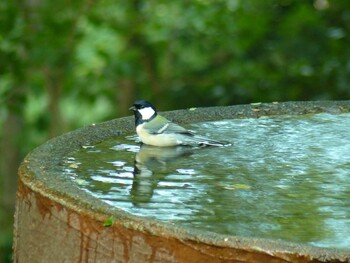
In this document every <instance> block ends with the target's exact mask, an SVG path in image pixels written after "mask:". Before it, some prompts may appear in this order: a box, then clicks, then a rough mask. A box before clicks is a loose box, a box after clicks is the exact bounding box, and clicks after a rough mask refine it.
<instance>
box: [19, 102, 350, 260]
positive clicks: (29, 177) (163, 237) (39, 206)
mask: <svg viewBox="0 0 350 263" xmlns="http://www.w3.org/2000/svg"><path fill="white" fill-rule="evenodd" d="M349 109H350V102H349V101H341V102H294V103H293V102H291V103H278V104H258V105H257V104H255V105H241V106H230V107H212V108H200V109H197V110H195V111H190V110H180V111H174V112H170V113H165V114H164V115H167V116H168V117H169V118H170V119H173V120H175V121H177V122H180V123H186V122H199V121H210V120H219V119H228V118H238V117H259V116H263V115H280V114H305V113H316V112H332V113H341V112H348V111H349ZM132 130H133V119H132V118H130V117H127V118H121V119H117V120H113V121H109V122H106V123H102V124H98V125H94V126H90V127H85V128H82V129H79V130H76V131H73V132H71V133H67V134H65V135H63V136H60V137H57V138H55V139H53V140H50V141H48V142H47V143H45V144H44V145H42V146H40V147H38V148H37V149H35V150H34V151H33V152H32V153H30V154H29V155H28V156H27V157H26V159H25V160H24V161H23V163H22V165H21V167H20V169H19V175H20V179H19V186H18V192H17V203H16V214H15V230H14V245H13V250H14V262H350V251H344V250H342V251H340V250H336V249H328V248H316V247H311V246H305V245H302V244H295V243H289V242H281V241H278V240H266V239H259V238H242V237H237V236H224V235H219V234H213V233H207V232H200V231H198V230H189V229H185V228H180V227H177V226H174V225H172V224H166V223H162V222H158V221H156V220H148V219H145V218H140V217H136V216H133V215H130V214H128V213H125V212H123V211H121V210H119V209H117V208H113V207H110V206H109V205H107V204H105V203H103V202H102V201H100V200H98V199H96V198H94V197H92V196H90V195H88V194H87V193H85V192H83V191H81V190H79V189H78V188H77V187H75V186H74V185H72V184H71V182H70V181H68V180H65V179H64V177H63V176H62V175H61V174H60V173H61V170H60V169H59V166H60V162H61V160H62V157H63V156H65V155H66V154H68V153H69V152H72V151H74V150H76V149H78V148H80V147H81V146H82V145H86V144H91V143H96V142H98V141H102V140H105V139H107V138H110V137H112V136H120V135H122V134H123V133H127V132H130V131H132ZM110 217H113V218H114V219H115V220H114V222H113V224H112V225H111V226H109V227H106V226H104V225H103V224H104V222H105V221H106V220H107V219H108V218H110Z"/></svg>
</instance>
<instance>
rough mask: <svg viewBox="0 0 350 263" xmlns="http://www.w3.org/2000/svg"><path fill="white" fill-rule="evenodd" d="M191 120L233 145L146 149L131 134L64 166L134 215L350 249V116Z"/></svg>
mask: <svg viewBox="0 0 350 263" xmlns="http://www.w3.org/2000/svg"><path fill="white" fill-rule="evenodd" d="M187 128H189V129H191V130H193V131H200V134H201V135H206V136H209V137H211V138H213V139H219V140H226V141H229V142H231V143H232V145H231V146H229V147H207V148H189V147H174V148H157V147H150V146H145V145H143V146H141V147H140V143H139V142H138V140H137V137H136V136H134V135H130V136H126V137H125V138H124V137H123V138H122V137H119V138H113V139H110V140H106V141H104V142H102V143H99V144H97V145H93V146H84V147H83V148H82V149H81V150H79V151H77V152H74V153H72V154H71V155H70V156H68V157H67V158H66V159H65V168H64V169H65V173H66V174H68V175H69V176H70V178H71V179H72V180H73V181H74V182H75V183H76V184H77V185H78V186H79V187H80V188H81V189H83V190H85V191H87V192H89V193H91V194H92V195H93V196H96V197H97V198H99V199H101V200H103V201H105V202H107V203H109V204H111V205H113V206H116V207H118V208H121V209H123V210H125V211H127V212H130V213H132V214H134V215H139V216H143V217H150V218H156V219H158V220H162V221H167V222H174V223H176V224H178V225H182V226H185V227H191V228H197V229H201V230H207V231H212V232H216V233H220V234H230V235H239V236H246V237H264V238H277V239H281V240H287V241H294V242H302V243H305V244H311V245H315V246H322V247H337V248H349V247H350V114H340V115H331V114H325V113H324V114H316V115H303V116H278V117H262V118H260V119H249V118H247V119H233V120H223V121H216V122H208V123H198V124H194V125H191V126H187Z"/></svg>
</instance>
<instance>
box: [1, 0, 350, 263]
mask: <svg viewBox="0 0 350 263" xmlns="http://www.w3.org/2000/svg"><path fill="white" fill-rule="evenodd" d="M349 33H350V1H348V0H337V1H330V0H312V1H310V0H294V1H293V0H265V1H261V0H192V1H189V0H176V1H168V0H163V1H155V0H153V1H152V0H147V1H146V0H128V1H122V0H101V1H94V0H74V1H72V0H61V1H43V0H22V1H18V0H17V1H16V0H14V1H10V0H4V1H0V125H1V127H2V129H1V130H0V136H1V137H0V150H1V151H0V155H1V158H0V173H1V176H0V195H1V198H0V226H1V227H0V231H1V232H0V262H10V257H11V244H12V224H13V212H14V203H15V191H16V180H17V168H18V165H19V163H20V161H21V160H22V159H23V158H24V156H25V155H26V154H27V153H28V152H29V151H30V150H32V149H33V148H35V147H36V146H38V145H40V144H42V143H44V142H45V141H46V140H47V139H49V138H51V137H53V136H57V135H60V134H62V133H64V132H67V131H69V130H73V129H76V128H77V127H81V126H84V125H88V124H90V123H96V122H101V121H104V120H108V119H112V118H117V117H120V116H125V115H130V112H128V110H127V109H128V108H129V107H130V105H131V104H132V102H133V101H134V100H135V99H140V98H143V99H147V100H150V101H152V102H153V103H154V104H155V105H156V106H157V107H158V108H159V109H160V110H170V109H180V108H188V107H201V106H214V105H230V104H243V103H252V102H272V101H286V100H340V99H350V88H349V86H348V83H349V78H350V74H349V73H350V41H349V40H350V35H349Z"/></svg>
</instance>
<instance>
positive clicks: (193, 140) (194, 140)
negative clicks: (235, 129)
mask: <svg viewBox="0 0 350 263" xmlns="http://www.w3.org/2000/svg"><path fill="white" fill-rule="evenodd" d="M188 142H189V143H190V144H197V145H200V146H219V147H223V146H230V145H231V143H229V142H224V141H216V140H212V139H208V138H205V137H201V136H197V135H193V136H191V137H188Z"/></svg>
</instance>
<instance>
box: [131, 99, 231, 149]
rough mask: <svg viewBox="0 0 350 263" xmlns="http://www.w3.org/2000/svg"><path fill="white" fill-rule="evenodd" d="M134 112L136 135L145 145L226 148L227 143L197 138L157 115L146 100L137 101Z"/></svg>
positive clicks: (133, 108) (133, 107)
mask: <svg viewBox="0 0 350 263" xmlns="http://www.w3.org/2000/svg"><path fill="white" fill-rule="evenodd" d="M130 110H133V111H134V115H135V126H136V133H137V135H138V136H139V137H140V139H141V141H142V142H143V143H144V144H148V145H152V146H159V147H169V146H176V145H190V146H191V145H192V146H195V145H199V146H225V145H227V143H224V142H219V141H215V140H211V139H208V138H205V137H201V136H197V135H195V134H194V133H192V132H191V131H189V130H186V129H185V128H183V127H181V126H180V125H178V124H176V123H173V122H171V121H169V120H168V119H166V118H164V117H163V116H161V115H159V114H158V113H157V110H156V108H155V107H154V106H153V105H152V104H151V103H149V102H148V101H145V100H138V101H135V103H134V104H133V106H132V107H130Z"/></svg>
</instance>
